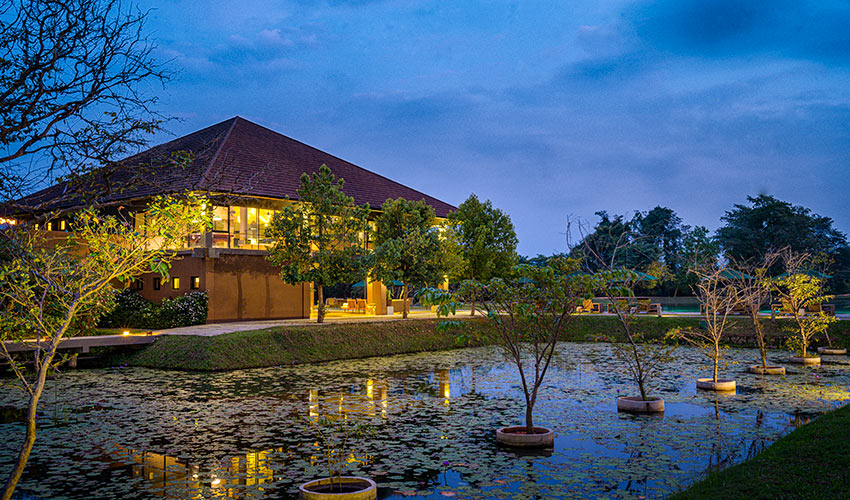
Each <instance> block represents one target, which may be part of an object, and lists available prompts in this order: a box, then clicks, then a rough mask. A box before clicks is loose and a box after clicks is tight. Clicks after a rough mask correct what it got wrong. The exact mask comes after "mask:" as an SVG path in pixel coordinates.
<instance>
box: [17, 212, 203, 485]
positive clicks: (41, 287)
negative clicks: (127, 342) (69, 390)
mask: <svg viewBox="0 0 850 500" xmlns="http://www.w3.org/2000/svg"><path fill="white" fill-rule="evenodd" d="M201 206H202V203H201V201H200V200H198V199H197V198H194V197H191V196H190V197H187V198H185V199H175V198H168V197H162V198H157V199H155V200H153V201H152V202H151V203H150V205H149V207H148V210H147V212H146V214H145V215H146V216H145V218H144V223H143V225H142V226H140V227H134V226H133V224H132V222H131V221H130V220H126V219H124V218H123V217H122V216H121V215H105V214H103V213H101V212H99V211H98V210H96V209H94V208H86V209H83V210H81V211H79V212H77V213H76V214H74V215H73V218H72V222H71V224H70V233H69V235H68V237H67V238H66V239H65V240H62V241H59V242H55V244H54V242H48V241H45V240H44V238H43V236H42V233H40V232H39V231H33V230H32V228H31V227H29V226H28V225H24V224H22V225H18V226H13V227H11V228H7V229H6V230H4V231H2V238H1V239H0V242H2V251H3V256H4V259H3V261H2V263H0V306H2V308H3V314H2V315H0V332H2V333H1V334H0V336H2V340H3V341H4V342H5V341H10V340H11V341H15V342H22V343H25V344H27V345H29V346H32V347H33V348H34V353H35V354H34V356H35V357H34V373H33V375H29V373H28V371H27V370H26V369H25V367H24V365H23V363H22V362H21V361H20V360H19V359H17V358H16V357H14V356H13V355H11V354H10V353H9V351H8V350H7V348H6V344H5V343H3V344H2V346H3V353H2V354H3V357H4V358H5V359H6V361H7V362H8V363H9V364H10V366H11V367H12V370H13V371H14V373H15V375H16V376H17V379H18V382H19V383H20V384H21V387H22V389H23V390H24V391H25V392H26V393H27V395H28V396H29V402H28V407H27V416H26V434H25V438H24V441H23V443H22V444H21V448H20V451H19V453H18V458H17V461H16V462H15V465H14V467H13V469H12V471H11V472H10V474H9V478H8V479H7V481H6V484H5V486H4V489H3V494H2V496H0V498H2V499H3V500H8V499H9V498H11V496H12V493H13V491H14V489H15V486H16V485H17V483H18V480H19V479H20V477H21V474H22V473H23V471H24V467H25V466H26V463H27V460H28V458H29V454H30V451H31V450H32V447H33V444H34V443H35V439H36V419H35V416H36V410H37V408H38V403H39V400H40V398H41V395H42V393H43V391H44V386H45V383H46V378H47V374H48V372H49V371H51V370H52V369H54V368H55V367H56V366H57V365H59V364H61V363H62V362H64V358H61V357H59V358H58V360H57V350H58V349H59V347H60V346H61V344H62V342H63V341H64V340H65V339H66V338H67V337H68V336H70V335H73V334H74V333H75V331H74V327H75V325H76V324H77V322H78V321H80V320H81V319H82V318H84V317H86V316H90V317H95V318H96V317H98V316H99V315H101V314H103V313H104V312H105V309H104V307H103V304H104V303H106V302H107V301H108V299H109V298H110V297H111V295H112V294H113V293H114V291H115V289H114V287H113V283H115V282H116V281H117V282H120V283H127V282H128V280H130V279H131V278H132V277H134V276H136V275H139V274H142V273H145V272H156V273H160V274H161V275H163V276H165V275H167V274H168V270H169V268H170V263H171V261H172V260H173V259H174V258H175V257H176V254H175V253H174V252H173V251H172V250H170V249H172V248H178V247H179V246H180V244H181V243H182V242H183V241H184V240H185V236H186V228H187V227H188V228H190V229H195V230H202V229H203V228H204V227H205V226H206V224H207V220H206V219H207V217H205V214H203V211H202V208H201Z"/></svg>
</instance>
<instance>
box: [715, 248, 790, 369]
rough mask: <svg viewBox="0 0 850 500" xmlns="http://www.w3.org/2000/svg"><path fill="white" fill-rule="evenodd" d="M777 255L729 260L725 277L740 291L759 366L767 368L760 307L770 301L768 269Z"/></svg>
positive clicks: (765, 340) (765, 344)
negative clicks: (750, 260) (744, 260)
mask: <svg viewBox="0 0 850 500" xmlns="http://www.w3.org/2000/svg"><path fill="white" fill-rule="evenodd" d="M777 258H778V255H777V254H776V253H774V252H771V253H769V254H767V255H765V256H764V257H763V258H762V260H761V261H760V262H758V263H755V264H754V263H747V262H737V261H735V260H734V259H730V260H729V264H728V266H727V269H729V273H727V277H728V279H729V281H730V283H731V285H732V286H734V287H735V288H737V289H738V292H739V293H740V304H741V307H742V308H743V309H744V310H745V311H746V313H747V315H748V316H749V317H750V321H751V322H752V324H753V333H754V334H755V337H756V343H757V344H758V348H759V355H760V357H761V367H762V369H763V370H767V368H768V366H767V339H766V338H765V333H764V325H763V324H762V321H761V307H762V305H763V304H765V303H766V302H770V288H771V279H770V277H769V276H768V274H767V273H768V269H770V268H771V267H773V264H774V263H775V262H776V260H777Z"/></svg>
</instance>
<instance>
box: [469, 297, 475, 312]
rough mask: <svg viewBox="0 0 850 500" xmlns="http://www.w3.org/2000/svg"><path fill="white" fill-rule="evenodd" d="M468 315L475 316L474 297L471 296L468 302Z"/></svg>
mask: <svg viewBox="0 0 850 500" xmlns="http://www.w3.org/2000/svg"><path fill="white" fill-rule="evenodd" d="M469 315H470V316H475V297H473V298H472V302H471V303H470V310H469Z"/></svg>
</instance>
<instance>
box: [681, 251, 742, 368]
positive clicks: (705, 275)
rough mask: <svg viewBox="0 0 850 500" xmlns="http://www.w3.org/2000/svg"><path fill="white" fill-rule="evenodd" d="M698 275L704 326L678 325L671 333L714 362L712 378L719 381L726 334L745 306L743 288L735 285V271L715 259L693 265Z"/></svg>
mask: <svg viewBox="0 0 850 500" xmlns="http://www.w3.org/2000/svg"><path fill="white" fill-rule="evenodd" d="M692 272H693V273H694V274H695V275H696V276H697V282H696V285H694V295H696V296H697V298H699V301H700V314H701V315H702V320H703V321H702V323H703V325H704V326H702V327H700V328H699V329H696V330H695V329H693V328H681V329H674V330H672V331H671V332H670V336H671V337H673V338H676V339H682V340H684V341H686V342H688V343H689V344H691V345H694V346H696V347H697V348H698V349H699V350H700V352H702V354H704V355H705V356H706V357H707V358H709V359H710V360H711V362H712V382H714V383H715V384H716V383H717V375H718V371H719V369H720V360H721V358H722V356H723V349H724V346H723V344H722V341H723V334H724V333H725V332H726V324H727V322H728V320H729V316H730V315H732V314H734V312H735V310H736V309H738V308H740V307H741V306H742V299H743V294H742V290H741V289H739V288H738V287H736V286H734V285H733V283H732V282H731V281H730V276H731V275H733V274H734V273H733V272H732V270H730V269H728V268H726V267H719V266H716V265H714V263H713V262H710V263H708V264H704V265H702V266H697V267H694V268H693V269H692Z"/></svg>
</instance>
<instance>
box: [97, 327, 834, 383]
mask: <svg viewBox="0 0 850 500" xmlns="http://www.w3.org/2000/svg"><path fill="white" fill-rule="evenodd" d="M461 319H462V321H461V323H460V326H459V327H454V328H452V329H451V330H449V331H438V330H437V323H438V320H433V319H431V320H413V319H411V320H400V321H380V322H362V323H360V322H358V323H326V324H323V325H316V324H312V325H300V326H287V327H275V328H268V329H264V330H253V331H245V332H235V333H229V334H225V335H219V336H215V337H197V336H191V335H180V336H176V335H175V336H163V337H161V338H159V339H158V340H157V341H156V342H155V343H153V344H151V345H150V346H148V347H146V348H145V349H143V350H141V351H136V352H132V353H112V354H110V355H108V356H106V357H105V358H104V359H103V360H102V362H103V363H106V364H110V365H115V364H120V363H127V364H129V365H131V366H147V367H152V368H163V369H176V370H203V371H217V370H236V369H242V368H257V367H263V366H275V365H288V364H292V363H293V362H295V363H299V364H301V363H316V362H322V361H330V360H336V359H353V358H364V357H370V356H386V355H392V354H402V353H410V352H422V351H436V350H443V349H452V348H457V347H464V346H466V345H473V346H475V345H490V344H493V343H495V342H496V341H497V337H496V333H495V331H494V330H493V328H492V326H491V325H490V324H489V322H488V320H486V319H482V318H461ZM637 321H638V323H637V324H638V328H639V329H640V330H641V331H643V332H644V333H645V334H646V335H647V336H648V337H649V338H662V337H663V336H664V334H665V333H666V332H667V331H668V330H670V329H671V328H675V327H691V328H699V324H700V320H699V319H698V318H657V317H641V318H639V319H638V320H637ZM784 324H787V321H782V322H778V321H766V322H765V329H766V331H767V333H768V335H769V337H770V340H771V343H772V344H774V345H777V346H779V345H781V344H782V343H783V342H784V338H785V336H786V335H787V333H785V332H784V331H783V330H782V328H781V327H782V325H784ZM618 325H619V323H618V322H617V319H616V318H615V317H611V316H580V317H576V318H574V320H573V321H572V323H571V324H570V326H569V328H568V329H567V331H566V334H565V336H564V340H573V341H589V340H593V339H594V338H595V337H596V336H598V335H600V334H605V335H608V336H612V335H614V334H616V332H617V331H618ZM750 331H751V330H750V325H749V323H748V322H747V321H746V320H745V319H743V318H742V319H737V318H736V319H735V320H733V321H732V323H731V324H730V326H729V330H728V334H729V336H728V342H729V343H730V344H735V345H741V346H751V345H754V340H753V337H752V334H751V333H750ZM831 335H832V336H833V338H834V339H838V340H839V342H843V343H844V345H847V342H846V341H847V339H850V321H842V322H838V323H835V324H833V325H832V327H831ZM466 339H469V342H467V340H466Z"/></svg>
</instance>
